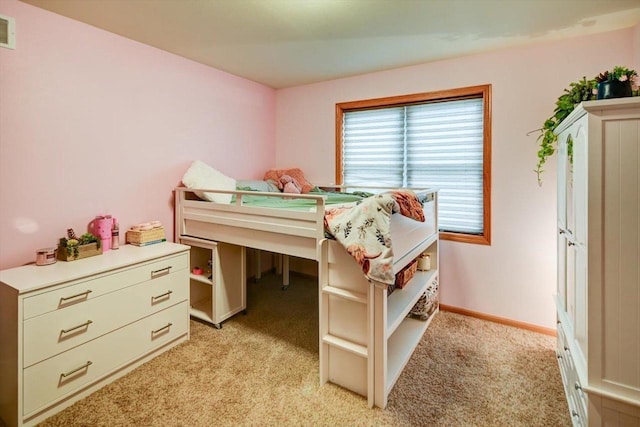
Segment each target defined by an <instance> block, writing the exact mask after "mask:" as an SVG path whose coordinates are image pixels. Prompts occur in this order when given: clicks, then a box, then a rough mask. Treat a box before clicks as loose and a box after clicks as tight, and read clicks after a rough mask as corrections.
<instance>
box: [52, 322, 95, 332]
mask: <svg viewBox="0 0 640 427" xmlns="http://www.w3.org/2000/svg"><path fill="white" fill-rule="evenodd" d="M92 323H93V321H91V320H87V321H86V322H84V323H83V324H82V325H78V326H74V327H73V328H69V329H61V330H60V335H62V334H68V333H69V332H71V331H75V330H76V329H80V328H84V327H85V326H89V325H90V324H92Z"/></svg>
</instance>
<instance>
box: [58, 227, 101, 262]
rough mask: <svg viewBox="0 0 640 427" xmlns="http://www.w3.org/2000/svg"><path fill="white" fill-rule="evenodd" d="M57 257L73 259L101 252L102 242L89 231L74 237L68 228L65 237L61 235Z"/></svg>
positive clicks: (67, 259)
mask: <svg viewBox="0 0 640 427" xmlns="http://www.w3.org/2000/svg"><path fill="white" fill-rule="evenodd" d="M58 246H59V247H58V259H60V260H62V261H73V260H76V259H81V258H87V257H90V256H94V255H100V254H102V242H101V241H100V239H98V238H97V237H96V236H94V235H93V234H91V233H85V234H83V235H82V236H80V237H76V236H75V233H73V230H72V229H69V231H68V235H67V237H61V238H60V241H59V244H58Z"/></svg>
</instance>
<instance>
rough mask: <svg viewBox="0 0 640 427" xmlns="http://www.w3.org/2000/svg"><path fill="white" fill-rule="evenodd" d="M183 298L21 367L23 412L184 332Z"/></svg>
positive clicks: (186, 323) (185, 306) (46, 403)
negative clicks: (180, 301) (125, 324)
mask: <svg viewBox="0 0 640 427" xmlns="http://www.w3.org/2000/svg"><path fill="white" fill-rule="evenodd" d="M188 327H189V311H188V304H187V302H186V301H184V302H182V303H180V304H177V305H174V306H172V307H169V308H167V309H166V310H162V311H160V312H158V313H156V314H154V315H152V316H149V317H145V318H144V319H141V320H139V321H137V322H135V323H132V324H130V325H128V326H126V327H124V328H121V329H118V330H116V331H114V332H111V333H109V334H107V335H105V336H103V337H102V338H101V339H99V340H93V341H89V342H87V343H86V344H84V345H81V346H79V347H76V348H74V349H72V350H69V351H66V352H64V353H62V354H59V355H57V356H55V357H52V358H50V359H47V360H45V361H43V362H41V363H38V364H36V365H33V366H31V367H29V368H26V369H25V370H24V371H23V384H24V387H23V399H24V405H23V415H24V416H27V417H28V416H30V415H31V414H33V413H34V412H36V411H40V410H42V409H44V408H45V407H46V406H49V405H51V404H53V403H54V402H55V401H56V400H57V399H60V398H62V397H64V396H67V395H70V394H71V393H73V392H76V391H79V390H81V389H82V388H83V386H87V385H90V384H91V383H92V382H94V381H96V380H98V379H100V378H102V377H105V376H106V375H108V374H110V373H112V372H113V371H115V370H116V369H118V368H121V367H124V366H126V365H127V364H129V363H130V362H133V361H134V360H135V359H136V358H139V357H141V356H143V355H144V354H145V353H147V352H149V351H151V350H152V349H154V348H157V347H160V346H162V345H164V344H166V343H168V342H170V341H172V340H174V339H176V338H178V337H180V336H182V335H184V334H186V333H187V331H188Z"/></svg>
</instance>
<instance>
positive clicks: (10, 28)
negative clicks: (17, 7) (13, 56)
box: [0, 15, 16, 49]
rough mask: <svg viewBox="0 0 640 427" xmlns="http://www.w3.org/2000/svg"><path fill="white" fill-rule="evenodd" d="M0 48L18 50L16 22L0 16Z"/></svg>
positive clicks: (13, 19)
mask: <svg viewBox="0 0 640 427" xmlns="http://www.w3.org/2000/svg"><path fill="white" fill-rule="evenodd" d="M0 47H6V48H9V49H15V48H16V20H15V18H9V17H8V16H4V15H0Z"/></svg>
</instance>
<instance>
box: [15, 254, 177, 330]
mask: <svg viewBox="0 0 640 427" xmlns="http://www.w3.org/2000/svg"><path fill="white" fill-rule="evenodd" d="M101 256H105V255H101ZM73 262H78V261H73ZM188 267H189V256H188V254H187V253H182V254H178V255H175V256H168V257H164V258H160V259H158V260H155V261H150V262H146V263H142V264H136V265H133V266H131V267H125V268H122V269H118V270H113V271H111V272H107V273H103V274H101V275H96V276H94V278H92V279H90V280H83V281H80V282H76V283H73V284H70V285H69V286H65V287H58V288H56V289H55V290H53V291H50V292H44V293H41V294H38V295H34V296H32V297H27V298H25V299H24V303H23V319H30V318H32V317H35V316H39V315H41V314H44V313H48V312H51V311H55V310H61V309H64V308H68V307H72V306H75V305H78V304H82V303H85V302H87V301H90V300H92V299H94V298H97V297H99V296H101V295H104V294H107V293H110V292H113V291H116V290H118V289H122V288H126V287H128V286H131V285H135V284H136V283H141V282H144V281H147V280H149V279H153V278H155V277H160V276H163V275H166V274H173V273H174V272H177V271H180V270H183V269H188Z"/></svg>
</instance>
